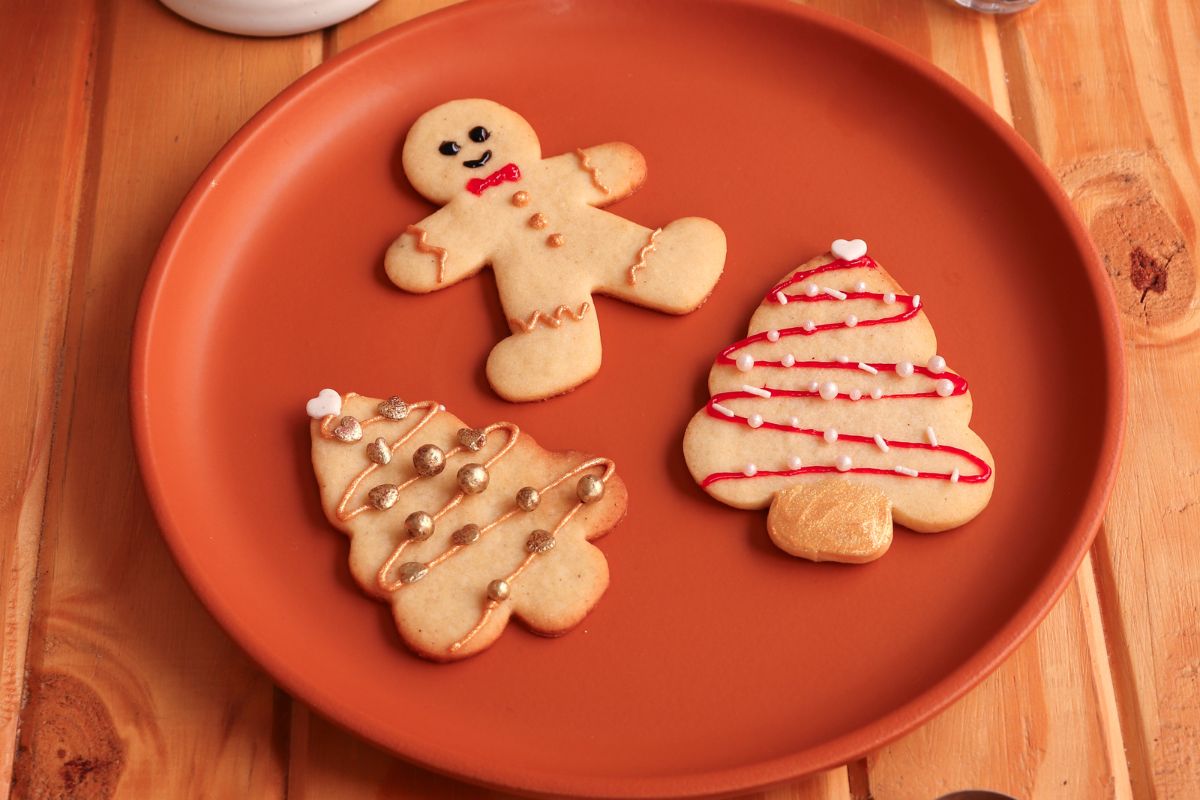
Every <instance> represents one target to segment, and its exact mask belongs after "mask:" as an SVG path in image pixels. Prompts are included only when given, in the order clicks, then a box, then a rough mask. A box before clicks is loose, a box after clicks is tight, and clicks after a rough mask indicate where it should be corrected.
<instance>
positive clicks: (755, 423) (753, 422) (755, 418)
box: [746, 414, 762, 428]
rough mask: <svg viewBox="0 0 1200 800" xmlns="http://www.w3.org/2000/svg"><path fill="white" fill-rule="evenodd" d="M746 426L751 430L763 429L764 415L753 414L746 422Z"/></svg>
mask: <svg viewBox="0 0 1200 800" xmlns="http://www.w3.org/2000/svg"><path fill="white" fill-rule="evenodd" d="M746 424H748V425H749V426H750V427H751V428H761V427H762V414H751V415H750V417H749V419H747V420H746Z"/></svg>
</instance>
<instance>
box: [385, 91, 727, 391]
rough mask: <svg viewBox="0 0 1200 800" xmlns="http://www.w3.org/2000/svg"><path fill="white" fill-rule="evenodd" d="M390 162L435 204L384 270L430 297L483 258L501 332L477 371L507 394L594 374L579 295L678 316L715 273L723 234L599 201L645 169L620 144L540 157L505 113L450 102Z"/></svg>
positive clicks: (596, 329)
mask: <svg viewBox="0 0 1200 800" xmlns="http://www.w3.org/2000/svg"><path fill="white" fill-rule="evenodd" d="M402 161H403V164H404V172H405V174H406V175H407V177H408V180H409V181H410V182H411V183H412V185H413V187H414V188H415V189H416V190H417V191H418V192H420V193H421V194H422V195H424V196H425V197H426V198H427V199H428V200H429V201H430V202H433V203H436V204H437V205H439V206H441V208H440V209H438V210H437V211H436V212H434V213H433V214H430V215H429V216H428V217H426V218H425V219H423V220H421V221H419V222H416V223H414V224H412V225H409V226H408V227H407V228H406V229H405V230H404V232H403V233H402V234H401V235H400V236H399V238H397V239H396V241H395V242H394V243H393V244H392V246H391V247H390V248H389V250H388V252H387V255H386V257H385V267H386V270H387V274H388V277H389V278H390V279H391V280H392V282H393V283H395V284H396V285H397V286H399V287H400V288H401V289H404V290H406V291H410V292H432V291H436V290H438V289H443V288H445V287H447V286H451V285H453V284H455V283H458V282H459V281H461V280H464V279H466V278H469V277H471V276H472V275H474V274H476V273H477V272H479V271H480V270H481V269H483V267H485V266H489V265H490V266H491V268H492V271H493V272H494V273H495V276H496V287H497V289H498V290H499V293H500V303H501V305H502V306H503V307H504V313H505V317H506V318H507V319H508V326H509V332H510V333H509V336H508V337H507V338H505V339H503V340H501V341H500V342H499V343H498V344H497V345H496V346H495V347H494V348H493V349H492V352H491V355H490V356H489V357H488V361H487V376H488V381H489V382H490V383H491V385H492V387H493V388H494V389H495V390H496V392H497V393H498V394H499V395H500V396H501V397H504V398H505V399H508V400H513V401H526V400H540V399H544V398H547V397H552V396H554V395H557V394H562V393H563V392H567V391H570V390H571V389H573V388H575V387H576V386H579V385H580V384H581V383H584V382H585V381H587V380H589V379H591V378H592V377H593V376H594V375H595V374H596V372H597V371H598V370H599V368H600V354H601V343H600V321H599V317H598V315H597V309H596V306H595V301H594V299H593V295H595V294H602V295H606V296H609V297H615V298H617V299H619V300H624V301H626V302H629V303H634V304H636V305H640V306H645V307H647V308H652V309H656V310H658V311H664V312H667V313H670V314H686V313H688V312H690V311H694V310H695V309H697V308H699V307H700V306H701V305H702V304H703V303H704V301H705V300H706V299H707V298H708V295H709V294H710V293H711V292H712V290H713V287H714V286H715V285H716V282H717V279H718V278H720V276H721V271H722V269H723V268H724V264H725V234H724V233H723V232H722V231H721V229H720V228H719V227H718V226H717V225H716V224H715V223H713V222H711V221H709V220H706V219H701V218H699V217H684V218H682V219H677V220H675V221H673V222H669V223H668V224H666V225H663V226H662V227H660V228H654V229H651V228H647V227H644V226H642V225H639V224H637V223H635V222H631V221H629V220H627V219H624V218H622V217H619V216H617V215H615V214H611V213H608V212H606V211H601V210H600V209H601V208H602V207H603V206H607V205H609V204H610V203H614V202H616V201H617V200H620V199H622V198H624V197H627V196H629V195H630V194H632V193H633V192H635V191H636V190H637V189H638V187H640V186H641V185H642V182H643V181H644V180H645V178H646V161H645V159H644V158H643V157H642V154H641V153H639V152H638V151H637V150H636V149H635V148H634V147H633V146H631V145H628V144H623V143H619V142H618V143H610V144H602V145H596V146H593V147H587V148H581V149H578V150H575V151H574V152H571V153H565V154H563V155H559V156H553V157H551V158H542V152H541V145H540V144H539V143H538V137H537V134H536V133H535V132H534V130H533V128H532V126H530V124H529V123H528V122H526V121H525V119H524V118H523V117H521V116H520V115H519V114H517V113H516V112H514V111H512V110H510V109H508V108H505V107H504V106H502V105H500V104H498V103H495V102H492V101H491V100H478V99H472V100H453V101H451V102H448V103H445V104H443V105H440V106H438V107H436V108H434V109H432V110H430V111H427V112H426V113H425V114H423V115H422V116H421V117H420V118H419V119H418V120H417V121H416V122H415V123H414V124H413V126H412V128H411V129H410V130H409V132H408V136H407V138H406V139H405V141H404V150H403V154H402Z"/></svg>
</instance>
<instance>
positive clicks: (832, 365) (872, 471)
mask: <svg viewBox="0 0 1200 800" xmlns="http://www.w3.org/2000/svg"><path fill="white" fill-rule="evenodd" d="M877 268H878V265H877V264H876V263H875V261H874V260H873V259H871V258H870V257H869V256H863V257H862V258H858V259H855V260H854V261H842V260H835V261H831V262H829V263H828V264H822V265H821V266H819V267H815V268H813V269H810V270H806V271H804V272H798V273H796V274H795V275H793V276H792V277H790V278H788V279H787V280H784V281H782V282H781V283H778V284H776V285H775V286H772V287H771V290H770V291H769V292H768V293H767V296H766V298H765V302H768V303H776V304H778V303H779V298H778V297H777V295H778V294H779V293H780V292H783V291H784V290H785V289H787V288H788V287H789V286H792V285H794V284H796V283H799V282H800V281H803V280H806V279H807V278H810V277H812V276H813V275H817V274H819V273H822V272H832V271H835V270H844V269H877ZM845 295H846V299H847V300H868V299H869V300H878V301H880V302H882V301H883V294H882V293H880V292H846V293H845ZM784 297H785V298H786V299H787V302H789V303H793V302H801V303H819V302H829V301H833V302H842V301H841V300H837V299H836V298H834V297H832V296H830V295H828V294H825V293H821V294H818V295H816V296H814V297H809V296H808V295H806V294H803V295H790V294H785V295H784ZM896 302H898V303H900V302H902V303H904V304H905V305H906V306H907V308H906V309H905V310H904V311H902V312H900V313H899V314H895V315H893V316H890V317H881V318H878V319H864V320H860V321H859V322H858V326H859V327H862V326H868V325H889V324H893V323H896V322H904V321H905V320H909V319H912V318H913V317H915V316H916V315H917V311H918V310H919V309H920V306H918V305H917V304H916V303H915V302H914V299H913V296H912V295H901V294H897V295H896ZM847 327H850V326H848V325H847V324H846V323H845V322H830V323H826V324H824V325H815V326H813V329H812V330H806V329H805V328H803V327H797V328H782V329H780V330H779V338H780V339H782V338H784V337H787V336H810V335H812V334H815V333H819V332H821V331H828V330H836V329H838V328H847ZM763 341H769V340H768V339H767V334H766V332H765V331H764V332H761V333H756V334H754V335H753V336H748V337H746V338H745V339H742V340H740V341H737V342H734V343H733V344H731V345H729V346H728V347H726V348H725V349H724V350H722V351H721V352H720V353H719V354H718V355H717V358H716V363H718V364H736V363H737V362H736V358H735V357H734V353H736V352H737V351H738V350H741V349H742V348H744V347H746V346H747V345H750V344H753V343H755V342H763ZM754 366H756V367H771V368H780V369H792V368H795V367H808V368H815V369H844V370H854V371H856V372H857V371H858V369H859V367H858V364H857V363H845V364H843V363H841V362H840V361H797V362H795V364H794V365H793V366H792V367H785V366H784V365H783V364H782V363H781V362H779V361H755V362H754ZM869 366H871V367H874V368H875V369H877V370H879V371H884V372H889V371H890V372H895V371H896V364H870V365H869ZM913 374H914V375H916V374H921V375H925V376H927V377H930V378H934V379H937V380H940V379H943V378H944V379H946V380H949V381H950V382H951V383H952V384H953V386H954V388H953V390H952V391H951V393H950V394H949V395H948V396H949V397H954V396H956V395H961V394H965V393H966V391H967V381H966V379H965V378H963V377H962V376H961V375H956V374H955V373H953V372H948V371H947V372H943V373H940V374H939V373H934V372H931V371H930V370H929V369H928V368H926V367H918V366H914V367H913ZM763 388H764V389H766V390H767V391H769V392H770V393H771V396H772V397H819V396H820V394H819V392H812V391H807V390H801V389H772V388H771V387H769V386H764V387H763ZM750 397H755V398H758V396H757V395H754V394H752V393H750V392H745V391H740V392H739V391H733V392H721V393H719V394H717V395H716V396H714V397H712V398H710V399H709V401H708V404H707V405H706V406H705V407H704V408H705V411H707V412H708V415H709V416H710V417H713V418H714V419H718V420H721V421H722V422H732V423H735V424H740V425H745V426H747V427H749V426H750V421H749V420H748V419H747V418H746V417H742V416H738V415H736V414H735V415H733V416H728V415H726V414H723V413H721V412H720V411H717V410H716V409H715V408H713V406H714V405H719V404H720V403H721V402H722V401H723V400H736V399H742V398H750ZM897 397H899V398H916V397H932V398H935V399H937V398H940V397H941V395H939V394H938V393H937V392H936V391H928V392H914V393H909V394H887V395H883V396H882V397H880V398H879V399H880V400H888V399H892V398H897ZM834 400H850V395H848V394H845V393H841V392H839V393H838V394H837V396H836V397H834V398H832V399H831V400H829V401H827V402H833V401H834ZM850 402H861V401H854V400H850ZM759 427H762V428H767V429H770V430H776V431H783V432H785V433H798V434H802V435H805V436H823V435H824V432H823V431H818V430H814V429H812V428H793V427H791V426H789V425H780V424H779V423H777V422H767V421H766V420H764V421H763V423H762V425H761V426H759ZM838 441H847V442H861V443H863V444H870V445H872V446H874V445H875V444H876V443H875V439H874V437H871V436H859V435H856V434H840V435H839V436H838ZM885 442H886V444H887V445H888V447H898V448H901V449H910V450H935V451H937V452H939V453H952V454H954V455H957V456H960V457H961V458H964V459H966V460H967V461H969V462H970V463H971V464H973V465H974V466H976V467H977V468H978V469H979V472H978V474H975V475H960V476H959V479H958V480H959V481H960V482H962V483H984V482H986V481H987V480H989V479H990V478H991V477H992V468H991V466H990V465H989V464H988V463H987V462H986V461H984V460H983V459H982V458H980V457H979V456H977V455H974V454H973V453H969V452H967V451H966V450H963V449H961V448H958V447H951V446H950V445H937V446H934V445H932V444H926V443H925V442H904V441H894V440H885ZM845 471H846V472H857V473H860V474H869V475H891V476H892V477H896V478H907V477H917V478H928V479H936V480H946V481H948V480H950V479H951V475H950V474H949V473H941V472H919V473H917V475H916V476H909V475H904V474H902V473H899V472H895V471H894V470H889V469H880V468H878V467H852V468H851V469H849V470H845ZM828 472H841V470H839V469H838V468H837V467H833V466H811V467H801V468H800V469H791V470H779V471H770V470H759V471H758V472H755V473H754V475H747V474H745V473H744V472H714V473H712V474H711V475H709V476H708V477H706V478H705V479H704V480H703V481H701V482H700V485H701V486H710V485H711V484H714V483H716V482H717V481H724V480H739V479H746V478H751V477H756V478H768V477H791V476H793V475H812V474H819V473H828Z"/></svg>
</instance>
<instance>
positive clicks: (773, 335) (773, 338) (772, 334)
mask: <svg viewBox="0 0 1200 800" xmlns="http://www.w3.org/2000/svg"><path fill="white" fill-rule="evenodd" d="M767 341H768V342H778V341H779V331H776V330H770V331H767Z"/></svg>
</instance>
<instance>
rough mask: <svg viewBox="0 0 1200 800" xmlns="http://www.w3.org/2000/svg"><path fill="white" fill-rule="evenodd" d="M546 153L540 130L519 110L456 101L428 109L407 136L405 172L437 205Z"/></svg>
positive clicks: (527, 163)
mask: <svg viewBox="0 0 1200 800" xmlns="http://www.w3.org/2000/svg"><path fill="white" fill-rule="evenodd" d="M541 157H542V151H541V145H539V144H538V138H537V134H536V133H534V131H533V128H532V127H531V126H530V125H529V123H528V122H526V121H525V118H524V117H522V116H521V115H520V114H518V113H516V112H515V111H512V110H511V109H508V108H505V107H504V106H502V105H500V104H499V103H495V102H492V101H491V100H477V99H469V100H451V101H450V102H448V103H443V104H442V105H440V106H437V107H436V108H433V109H430V110H429V111H426V112H425V113H424V114H422V115H421V116H420V118H419V119H418V120H417V121H416V122H415V123H413V126H412V128H411V129H409V131H408V136H407V138H405V140H404V153H403V157H402V158H403V163H404V174H405V175H406V176H407V177H408V180H409V182H410V183H412V185H413V187H414V188H415V189H416V190H417V191H418V192H420V193H421V194H422V195H424V196H425V197H426V198H427V199H429V200H431V201H433V202H435V203H447V202H449V201H450V200H451V199H452V198H454V197H455V196H456V195H458V194H459V193H461V192H464V191H466V189H467V184H468V182H469V181H471V180H472V179H481V178H486V177H487V176H488V175H490V174H491V173H493V172H495V171H496V170H499V169H501V168H503V167H505V166H507V165H508V164H516V165H517V168H518V169H520V168H522V167H525V166H527V165H532V162H534V161H538V160H540V159H541Z"/></svg>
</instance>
